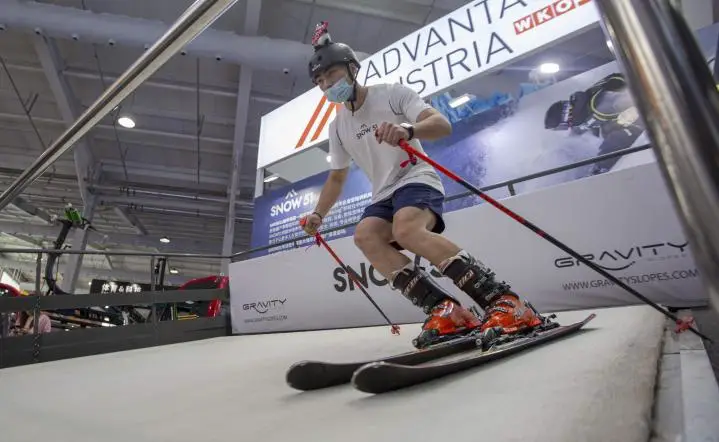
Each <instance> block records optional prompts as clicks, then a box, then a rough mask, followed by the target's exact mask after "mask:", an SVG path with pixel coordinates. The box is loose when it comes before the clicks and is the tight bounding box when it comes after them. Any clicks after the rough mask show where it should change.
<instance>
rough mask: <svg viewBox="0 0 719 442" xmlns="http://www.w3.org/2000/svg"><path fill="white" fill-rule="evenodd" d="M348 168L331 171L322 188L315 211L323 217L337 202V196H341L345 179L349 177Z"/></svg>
mask: <svg viewBox="0 0 719 442" xmlns="http://www.w3.org/2000/svg"><path fill="white" fill-rule="evenodd" d="M348 170H349V169H342V170H331V171H330V174H329V176H328V177H327V181H326V182H325V185H324V187H323V188H322V192H320V198H319V201H317V206H315V212H317V213H319V214H320V216H321V217H322V218H324V217H325V216H327V213H328V212H329V211H330V209H332V206H334V205H335V202H337V198H339V197H340V193H342V188H343V187H344V184H345V180H346V179H347V172H348Z"/></svg>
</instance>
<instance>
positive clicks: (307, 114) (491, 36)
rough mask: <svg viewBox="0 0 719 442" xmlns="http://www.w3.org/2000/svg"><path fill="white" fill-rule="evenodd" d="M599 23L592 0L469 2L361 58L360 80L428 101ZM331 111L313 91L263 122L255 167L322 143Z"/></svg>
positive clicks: (271, 114) (332, 116)
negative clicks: (397, 86) (398, 87)
mask: <svg viewBox="0 0 719 442" xmlns="http://www.w3.org/2000/svg"><path fill="white" fill-rule="evenodd" d="M597 20H598V14H597V10H596V7H595V6H594V3H593V2H592V1H591V0H559V1H557V0H524V1H508V0H479V1H474V2H469V3H467V4H466V5H465V6H463V7H461V8H459V9H457V10H455V11H453V12H451V13H449V14H447V15H446V16H444V17H441V18H439V19H437V20H435V21H434V22H432V23H430V24H429V25H427V26H425V27H423V28H421V29H419V30H417V31H415V32H413V33H411V34H409V35H407V36H406V37H404V38H402V39H400V40H398V41H396V42H395V43H393V44H391V45H390V46H388V47H386V48H384V49H382V50H380V51H378V52H376V53H375V54H373V55H372V56H370V57H368V58H367V59H365V60H362V68H361V70H360V72H359V73H358V79H359V81H360V82H362V83H363V84H365V85H372V84H376V83H396V82H401V83H403V84H406V85H407V86H409V87H410V88H412V89H414V90H415V91H416V92H417V93H419V94H420V95H421V96H423V97H426V96H429V95H431V94H433V93H435V92H437V91H440V90H442V89H444V88H447V87H449V86H451V85H453V84H456V83H459V82H460V81H463V80H466V79H468V78H470V77H473V76H475V75H478V74H480V73H482V72H487V71H489V70H491V69H495V68H498V67H500V66H502V65H505V64H507V63H508V62H510V61H511V60H512V59H515V58H517V57H521V56H523V55H526V54H528V53H530V52H532V51H535V50H537V49H539V48H541V47H542V46H544V45H546V44H549V43H551V42H553V41H555V40H557V39H559V38H563V37H566V36H569V35H571V34H573V33H575V32H579V31H582V30H584V29H586V28H587V27H589V26H593V25H596V23H597ZM329 30H330V34H331V33H332V23H330V27H329ZM334 109H335V107H334V105H332V104H331V103H329V102H327V100H325V99H324V98H323V95H322V92H321V91H320V89H319V88H313V89H311V90H309V91H308V92H306V93H304V94H302V95H300V96H299V97H297V98H295V99H294V100H292V101H290V102H289V103H287V104H285V105H283V106H281V107H279V108H278V109H276V110H274V111H273V112H270V113H269V114H267V115H265V116H263V117H262V124H261V129H260V143H259V154H258V157H257V168H261V167H265V166H267V165H268V164H271V163H273V162H276V161H279V160H281V159H283V158H285V157H287V156H289V155H292V154H293V153H295V152H297V150H298V149H305V148H307V147H309V146H313V145H317V144H318V143H321V142H324V141H326V140H327V128H328V126H329V122H330V121H332V119H333V118H334V116H335V111H334Z"/></svg>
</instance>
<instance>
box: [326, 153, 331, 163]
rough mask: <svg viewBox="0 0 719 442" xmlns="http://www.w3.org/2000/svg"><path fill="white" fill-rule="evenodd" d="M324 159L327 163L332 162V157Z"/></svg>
mask: <svg viewBox="0 0 719 442" xmlns="http://www.w3.org/2000/svg"><path fill="white" fill-rule="evenodd" d="M325 159H326V160H327V162H328V163H329V162H330V161H332V155H327V158H325Z"/></svg>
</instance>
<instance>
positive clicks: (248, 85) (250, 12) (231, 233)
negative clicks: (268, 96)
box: [222, 0, 262, 275]
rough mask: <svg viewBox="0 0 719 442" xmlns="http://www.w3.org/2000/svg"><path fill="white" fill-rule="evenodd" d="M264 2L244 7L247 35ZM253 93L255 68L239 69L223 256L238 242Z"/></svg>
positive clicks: (225, 266)
mask: <svg viewBox="0 0 719 442" xmlns="http://www.w3.org/2000/svg"><path fill="white" fill-rule="evenodd" d="M261 10H262V2H261V0H247V1H246V6H245V25H244V29H243V32H244V34H245V35H256V34H257V29H258V28H259V25H260V12H261ZM251 90H252V68H251V67H250V66H248V65H243V66H240V76H239V79H238V85H237V104H236V106H235V135H234V143H233V146H234V147H233V149H232V164H231V169H230V181H229V185H228V189H227V197H228V199H229V201H228V205H227V214H226V216H225V235H224V239H223V241H222V254H223V255H225V256H229V255H231V254H232V246H233V245H234V242H235V224H236V222H237V220H236V217H237V209H236V207H235V206H236V202H237V193H238V186H239V182H240V177H241V174H242V159H243V158H242V157H243V155H244V153H245V129H246V128H247V116H248V109H249V107H250V91H251ZM229 266H230V260H229V259H223V260H222V273H223V274H224V275H229V274H230V272H229Z"/></svg>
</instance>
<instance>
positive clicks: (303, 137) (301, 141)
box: [295, 95, 338, 149]
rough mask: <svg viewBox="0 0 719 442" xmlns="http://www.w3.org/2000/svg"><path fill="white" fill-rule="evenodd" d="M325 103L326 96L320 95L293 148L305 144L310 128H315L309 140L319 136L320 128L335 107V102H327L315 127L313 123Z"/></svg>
mask: <svg viewBox="0 0 719 442" xmlns="http://www.w3.org/2000/svg"><path fill="white" fill-rule="evenodd" d="M325 104H327V97H325V96H324V95H322V99H321V100H320V102H319V103H318V104H317V107H315V111H314V112H313V113H312V117H310V121H308V122H307V126H305V130H304V131H303V132H302V135H301V136H300V139H299V140H298V141H297V145H295V149H299V148H300V147H302V146H304V145H305V142H306V141H307V137H308V136H309V134H310V132H311V131H312V128H315V133H314V134H312V138H311V139H310V141H315V140H316V139H317V138H319V137H320V134H321V133H322V129H324V128H325V125H326V124H327V121H328V120H329V119H330V116H331V115H332V112H334V111H335V110H336V109H337V106H338V105H337V103H329V107H327V109H326V110H325V114H324V115H323V116H322V119H321V120H320V121H319V124H318V125H317V127H315V123H317V118H318V117H319V116H320V113H321V112H322V109H324V107H325Z"/></svg>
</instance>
